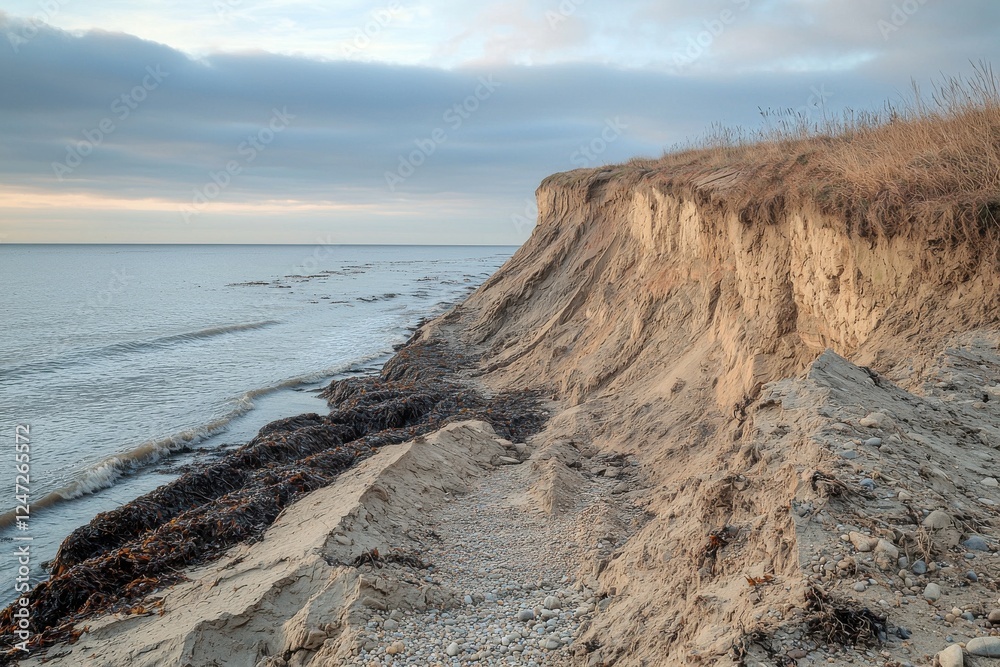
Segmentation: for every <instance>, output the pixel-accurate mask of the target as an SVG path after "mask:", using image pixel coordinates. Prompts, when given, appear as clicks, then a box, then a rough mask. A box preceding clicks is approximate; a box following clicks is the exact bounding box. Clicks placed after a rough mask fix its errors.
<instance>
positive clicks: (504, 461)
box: [497, 456, 521, 466]
mask: <svg viewBox="0 0 1000 667" xmlns="http://www.w3.org/2000/svg"><path fill="white" fill-rule="evenodd" d="M520 462H521V461H520V460H519V459H515V458H513V457H511V456H498V457H497V465H504V466H516V465H517V464H519V463H520Z"/></svg>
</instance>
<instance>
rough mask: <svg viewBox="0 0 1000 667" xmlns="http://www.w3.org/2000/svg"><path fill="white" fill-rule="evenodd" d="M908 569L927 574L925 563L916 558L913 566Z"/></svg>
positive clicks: (915, 572) (914, 572)
mask: <svg viewBox="0 0 1000 667" xmlns="http://www.w3.org/2000/svg"><path fill="white" fill-rule="evenodd" d="M910 569H911V570H913V574H927V563H925V562H924V561H922V560H918V561H916V562H914V563H913V567H911V568H910Z"/></svg>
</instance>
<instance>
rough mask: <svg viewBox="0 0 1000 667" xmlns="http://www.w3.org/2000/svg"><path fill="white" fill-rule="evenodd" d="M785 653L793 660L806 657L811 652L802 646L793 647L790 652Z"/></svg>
mask: <svg viewBox="0 0 1000 667" xmlns="http://www.w3.org/2000/svg"><path fill="white" fill-rule="evenodd" d="M785 655H787V656H788V657H789V658H791V659H792V660H801V659H802V658H804V657H806V656H807V655H809V653H808V652H806V650H805V649H801V648H793V649H792V650H791V651H789V652H788V653H786V654H785Z"/></svg>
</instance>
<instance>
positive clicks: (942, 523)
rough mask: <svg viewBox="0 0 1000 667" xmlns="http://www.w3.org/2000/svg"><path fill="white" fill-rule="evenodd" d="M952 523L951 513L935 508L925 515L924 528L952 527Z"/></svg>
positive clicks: (939, 528)
mask: <svg viewBox="0 0 1000 667" xmlns="http://www.w3.org/2000/svg"><path fill="white" fill-rule="evenodd" d="M951 524H952V520H951V515H950V514H948V513H947V512H942V511H941V510H934V511H933V512H931V513H930V514H928V515H927V516H926V517H924V521H923V525H924V528H930V529H931V530H942V529H944V528H951Z"/></svg>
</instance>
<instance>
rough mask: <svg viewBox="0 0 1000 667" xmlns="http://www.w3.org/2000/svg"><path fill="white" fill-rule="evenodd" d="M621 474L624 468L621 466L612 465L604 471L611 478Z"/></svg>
mask: <svg viewBox="0 0 1000 667" xmlns="http://www.w3.org/2000/svg"><path fill="white" fill-rule="evenodd" d="M620 474H622V469H621V468H615V467H614V466H612V467H610V468H608V469H607V470H605V471H604V476H605V477H608V478H609V479H617V478H618V475H620Z"/></svg>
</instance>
